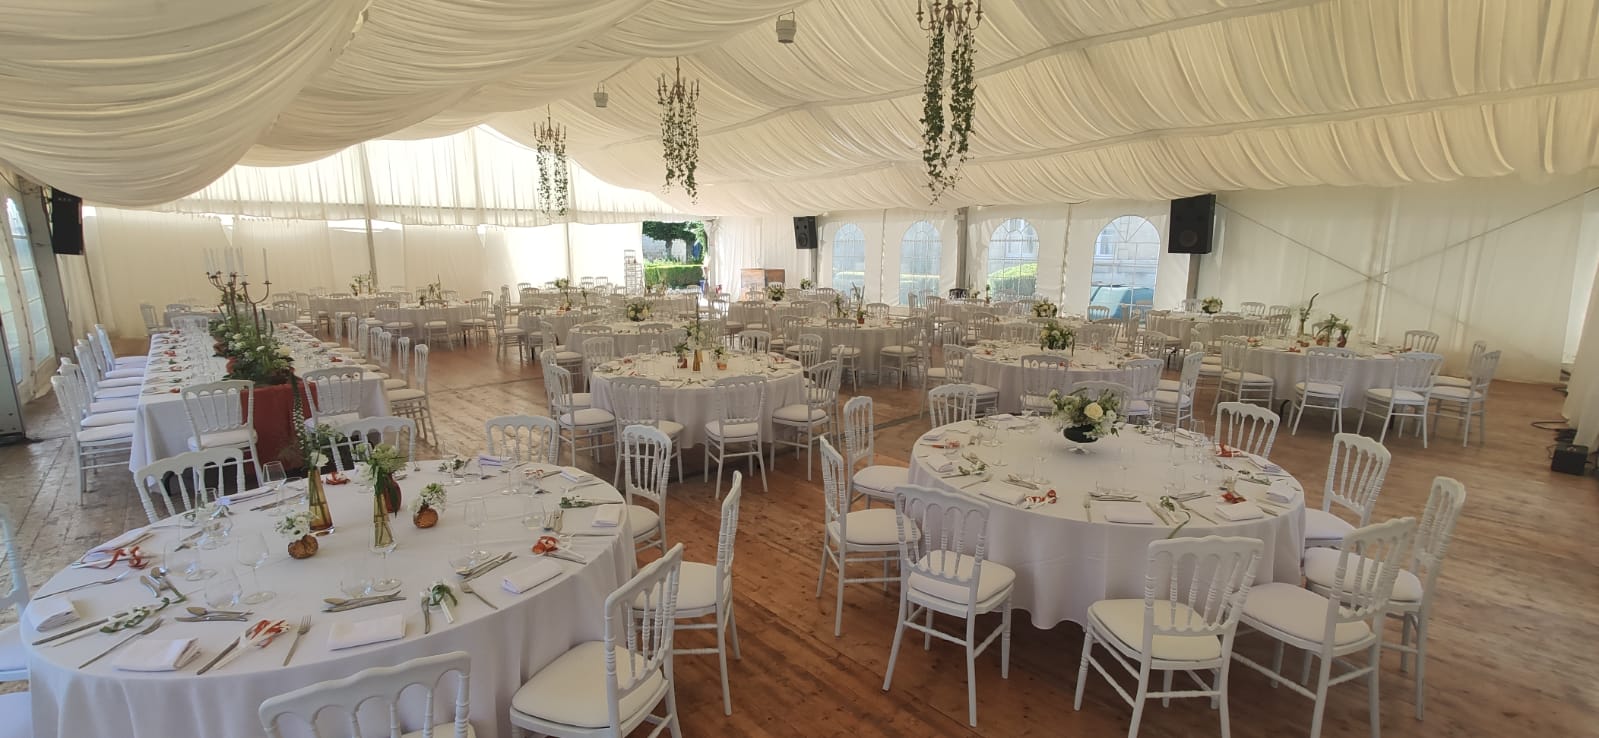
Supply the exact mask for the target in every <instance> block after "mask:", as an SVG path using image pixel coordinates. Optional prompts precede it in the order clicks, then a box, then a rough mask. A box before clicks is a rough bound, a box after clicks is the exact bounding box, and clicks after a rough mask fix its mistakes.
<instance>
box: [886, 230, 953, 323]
mask: <svg viewBox="0 0 1599 738" xmlns="http://www.w3.org/2000/svg"><path fill="white" fill-rule="evenodd" d="M929 249H930V253H929ZM943 257H944V239H943V234H941V233H939V232H938V226H935V225H933V223H932V221H929V220H927V219H925V218H924V219H921V220H918V221H916V222H914V223H912V224H910V226H908V227H906V229H905V232H904V233H903V234H901V235H900V238H899V275H900V276H899V279H898V280H897V281H896V286H897V289H896V290H895V295H896V296H897V298H898V300H899V302H898V304H900V305H904V304H907V303H908V302H909V301H908V299H907V298H908V296H909V295H910V293H912V292H926V291H928V290H932V291H933V292H934V293H935V294H936V293H937V292H938V288H939V285H940V283H941V282H942V281H943V272H942V268H943ZM916 262H922V263H923V264H924V265H925V264H930V265H931V267H932V268H931V269H930V270H926V271H923V270H920V267H919V266H917V265H916ZM912 275H914V276H915V277H916V278H917V281H916V284H914V285H907V284H906V282H905V278H906V277H907V276H912ZM929 281H931V282H932V284H931V285H930V286H929V285H928V284H927V283H928V282H929Z"/></svg>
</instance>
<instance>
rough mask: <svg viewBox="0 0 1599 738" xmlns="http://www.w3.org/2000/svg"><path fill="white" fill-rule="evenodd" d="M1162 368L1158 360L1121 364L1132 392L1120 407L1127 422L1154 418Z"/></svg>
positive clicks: (1132, 361) (1147, 420) (1140, 360)
mask: <svg viewBox="0 0 1599 738" xmlns="http://www.w3.org/2000/svg"><path fill="white" fill-rule="evenodd" d="M1164 366H1165V363H1164V362H1162V361H1161V360H1160V359H1132V360H1130V361H1128V362H1126V363H1124V364H1122V373H1123V375H1124V376H1125V377H1126V379H1127V382H1126V384H1127V388H1128V389H1129V390H1131V391H1132V392H1131V394H1129V395H1128V396H1127V404H1126V405H1123V406H1122V415H1123V416H1126V417H1127V419H1129V420H1131V419H1133V418H1142V419H1143V422H1149V420H1150V419H1151V418H1153V417H1154V416H1155V393H1156V392H1158V391H1160V372H1161V369H1162V367H1164ZM1045 409H1046V410H1049V409H1053V408H1045Z"/></svg>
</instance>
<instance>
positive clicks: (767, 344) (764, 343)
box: [738, 328, 772, 354]
mask: <svg viewBox="0 0 1599 738" xmlns="http://www.w3.org/2000/svg"><path fill="white" fill-rule="evenodd" d="M738 348H739V349H740V350H741V351H745V352H748V353H752V354H764V353H766V352H767V351H770V350H771V348H772V334H770V333H768V332H766V331H763V330H758V329H750V328H745V329H744V330H743V331H741V332H739V333H738Z"/></svg>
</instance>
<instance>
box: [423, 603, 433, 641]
mask: <svg viewBox="0 0 1599 738" xmlns="http://www.w3.org/2000/svg"><path fill="white" fill-rule="evenodd" d="M432 632H433V613H431V612H429V611H428V601H427V600H422V635H427V634H429V633H432Z"/></svg>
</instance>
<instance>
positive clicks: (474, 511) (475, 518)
mask: <svg viewBox="0 0 1599 738" xmlns="http://www.w3.org/2000/svg"><path fill="white" fill-rule="evenodd" d="M465 516H466V527H468V528H471V529H472V558H473V559H474V560H475V561H482V560H483V559H485V558H488V555H489V554H488V552H487V551H484V550H483V526H485V525H488V522H489V508H488V502H487V501H485V500H484V499H483V498H482V497H473V498H472V499H470V500H467V501H466V508H465Z"/></svg>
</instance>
